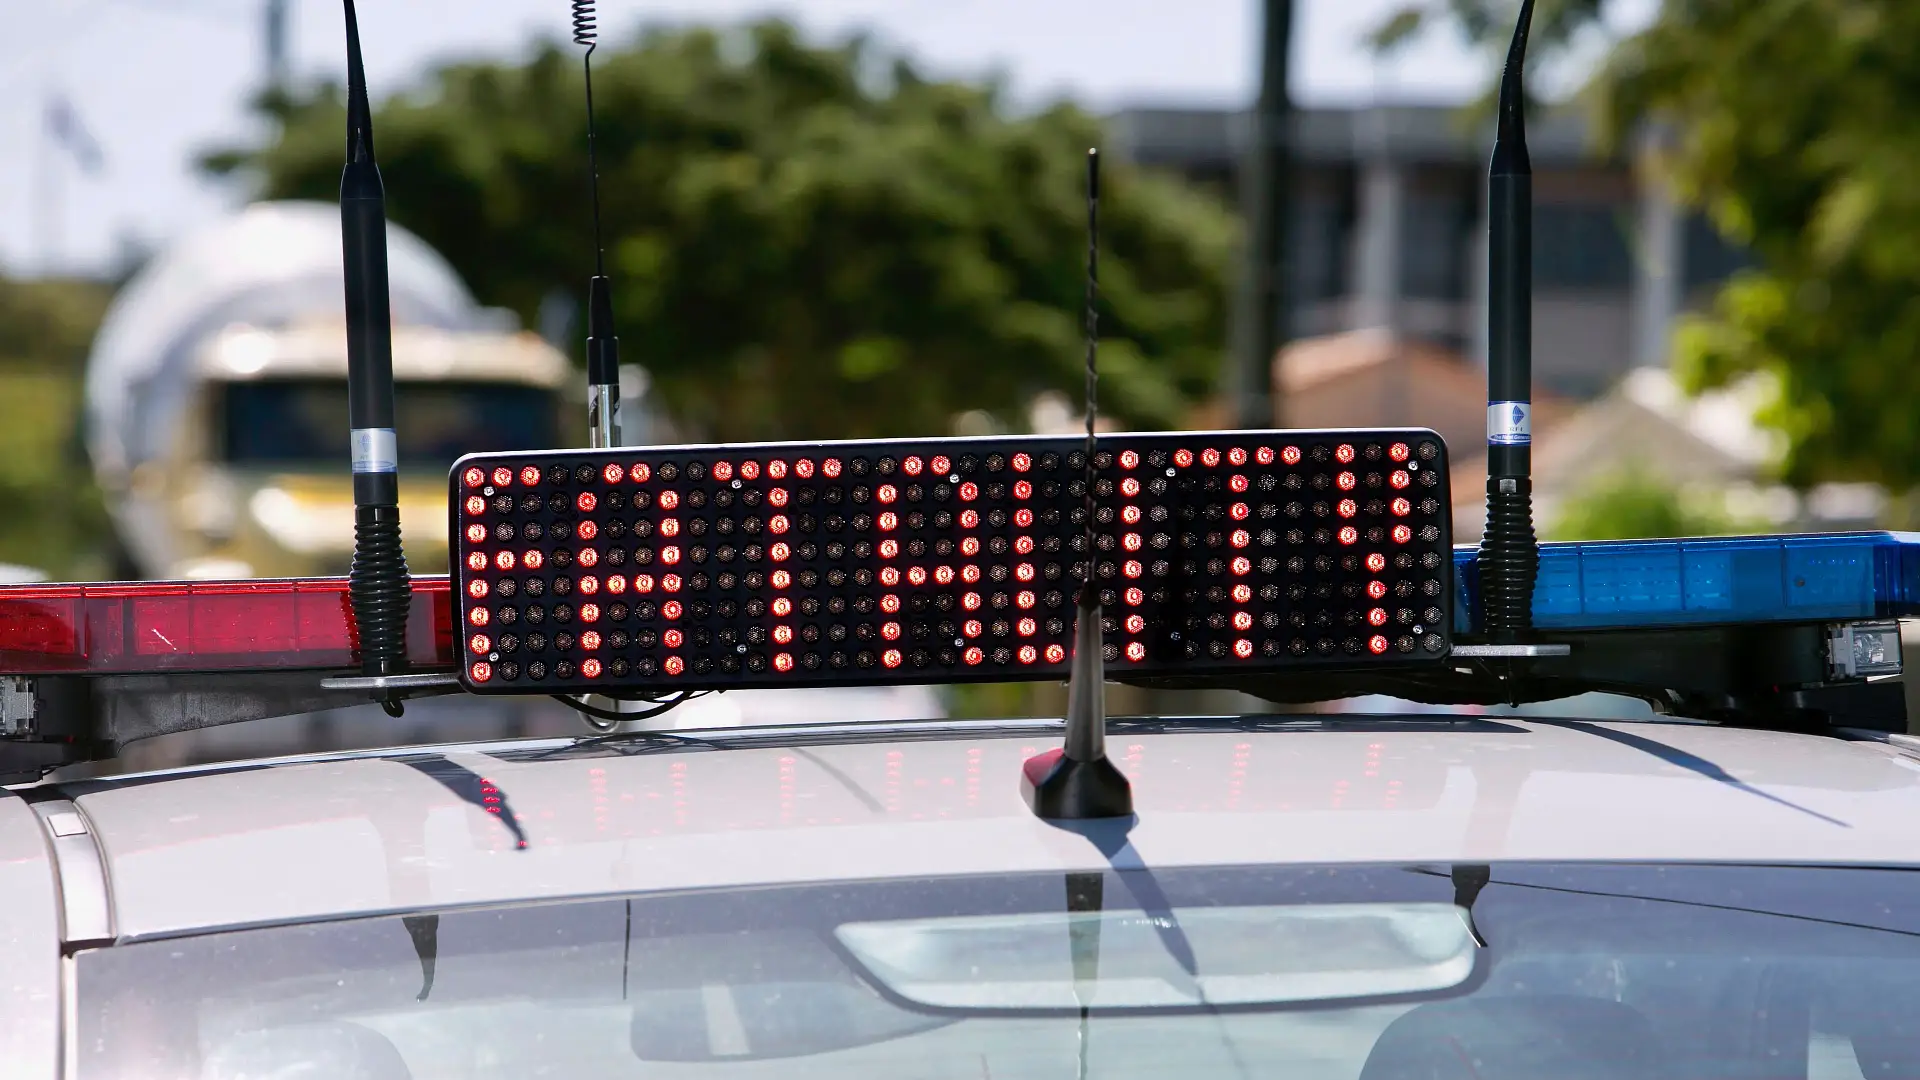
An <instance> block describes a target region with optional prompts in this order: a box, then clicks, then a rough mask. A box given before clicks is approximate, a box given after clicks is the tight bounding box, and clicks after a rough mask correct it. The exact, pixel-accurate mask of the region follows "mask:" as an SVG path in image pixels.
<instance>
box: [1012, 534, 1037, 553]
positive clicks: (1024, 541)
mask: <svg viewBox="0 0 1920 1080" xmlns="http://www.w3.org/2000/svg"><path fill="white" fill-rule="evenodd" d="M1013 550H1014V553H1015V554H1016V555H1030V554H1032V553H1033V537H1031V536H1016V537H1014V539H1013Z"/></svg>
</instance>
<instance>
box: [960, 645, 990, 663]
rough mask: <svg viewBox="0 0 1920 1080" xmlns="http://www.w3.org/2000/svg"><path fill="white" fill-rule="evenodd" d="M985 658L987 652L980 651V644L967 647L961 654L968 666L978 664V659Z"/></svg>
mask: <svg viewBox="0 0 1920 1080" xmlns="http://www.w3.org/2000/svg"><path fill="white" fill-rule="evenodd" d="M986 658H987V654H986V653H984V652H981V651H980V646H978V645H975V646H974V647H973V648H971V649H968V650H967V651H966V653H965V654H963V656H962V659H964V660H966V662H967V665H968V666H969V667H976V666H978V665H979V663H980V661H982V660H985V659H986Z"/></svg>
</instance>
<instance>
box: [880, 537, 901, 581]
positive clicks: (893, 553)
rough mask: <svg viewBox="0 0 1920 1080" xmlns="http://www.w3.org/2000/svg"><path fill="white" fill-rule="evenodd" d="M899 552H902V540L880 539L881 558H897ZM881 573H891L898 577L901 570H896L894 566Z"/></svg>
mask: <svg viewBox="0 0 1920 1080" xmlns="http://www.w3.org/2000/svg"><path fill="white" fill-rule="evenodd" d="M899 554H900V541H898V540H882V541H880V557H881V558H883V559H892V558H897V557H898V556H899ZM881 573H882V574H883V575H884V574H888V573H891V574H892V575H893V576H894V577H896V578H897V577H899V576H900V571H898V570H895V569H893V568H892V567H888V568H887V569H886V570H883V571H881Z"/></svg>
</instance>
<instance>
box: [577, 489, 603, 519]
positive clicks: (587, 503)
mask: <svg viewBox="0 0 1920 1080" xmlns="http://www.w3.org/2000/svg"><path fill="white" fill-rule="evenodd" d="M573 505H575V506H577V507H579V508H580V512H581V513H583V514H591V513H593V508H594V507H596V506H599V505H600V500H599V499H596V498H594V497H593V492H591V491H583V492H581V493H580V497H579V498H577V499H575V500H573Z"/></svg>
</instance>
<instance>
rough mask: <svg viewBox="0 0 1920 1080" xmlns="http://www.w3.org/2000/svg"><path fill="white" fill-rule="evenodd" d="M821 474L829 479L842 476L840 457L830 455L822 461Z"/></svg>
mask: <svg viewBox="0 0 1920 1080" xmlns="http://www.w3.org/2000/svg"><path fill="white" fill-rule="evenodd" d="M820 475H822V476H824V477H826V478H827V479H829V480H834V479H837V478H838V477H839V476H840V459H839V458H834V457H830V458H828V459H827V460H825V461H823V462H821V463H820Z"/></svg>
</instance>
